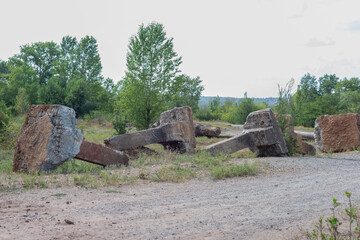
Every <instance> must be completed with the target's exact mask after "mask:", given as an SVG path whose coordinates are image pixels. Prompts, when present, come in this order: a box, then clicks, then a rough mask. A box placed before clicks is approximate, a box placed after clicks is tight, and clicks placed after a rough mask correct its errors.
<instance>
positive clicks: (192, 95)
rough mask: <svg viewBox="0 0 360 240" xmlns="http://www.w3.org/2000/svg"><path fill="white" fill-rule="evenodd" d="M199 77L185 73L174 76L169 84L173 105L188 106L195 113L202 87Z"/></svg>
mask: <svg viewBox="0 0 360 240" xmlns="http://www.w3.org/2000/svg"><path fill="white" fill-rule="evenodd" d="M201 82H202V81H201V80H200V77H196V78H191V77H189V76H187V75H185V74H182V75H180V76H177V77H175V78H174V82H173V84H172V86H171V91H172V100H171V102H172V103H171V105H172V106H173V107H182V106H190V107H191V109H192V110H193V112H194V113H195V112H196V111H197V110H198V108H199V106H198V102H199V99H200V96H201V92H202V91H204V87H203V86H201V85H200V84H201Z"/></svg>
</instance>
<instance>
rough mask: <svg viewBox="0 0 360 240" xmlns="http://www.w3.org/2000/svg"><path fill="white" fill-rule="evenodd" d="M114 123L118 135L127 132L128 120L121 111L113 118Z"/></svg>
mask: <svg viewBox="0 0 360 240" xmlns="http://www.w3.org/2000/svg"><path fill="white" fill-rule="evenodd" d="M112 124H113V127H114V129H115V131H116V134H117V135H121V134H125V133H126V132H127V131H126V124H127V121H126V119H125V117H123V115H122V114H120V113H119V114H116V115H115V119H114V120H113V122H112Z"/></svg>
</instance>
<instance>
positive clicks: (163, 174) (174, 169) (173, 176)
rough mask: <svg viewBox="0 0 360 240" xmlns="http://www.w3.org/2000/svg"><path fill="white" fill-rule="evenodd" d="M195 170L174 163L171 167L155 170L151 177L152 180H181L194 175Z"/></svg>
mask: <svg viewBox="0 0 360 240" xmlns="http://www.w3.org/2000/svg"><path fill="white" fill-rule="evenodd" d="M195 176H196V174H195V172H194V171H193V170H192V169H191V168H189V167H181V166H180V165H175V166H171V167H163V168H161V169H159V170H158V171H156V172H155V176H154V177H153V178H152V181H154V182H183V181H184V180H186V179H189V178H193V177H195Z"/></svg>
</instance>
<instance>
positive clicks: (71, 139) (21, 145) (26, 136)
mask: <svg viewBox="0 0 360 240" xmlns="http://www.w3.org/2000/svg"><path fill="white" fill-rule="evenodd" d="M75 126H76V119H75V111H74V110H73V109H72V108H69V107H66V106H62V105H32V106H30V108H29V111H28V113H27V115H26V118H25V121H24V124H23V126H22V129H21V132H20V135H19V137H18V141H17V144H16V148H15V151H14V158H13V171H14V172H25V173H29V172H44V171H45V172H47V171H52V170H55V169H56V168H57V167H58V166H60V165H61V164H62V163H64V162H66V161H69V160H71V159H72V158H74V157H76V156H78V159H80V160H85V161H87V162H91V163H95V164H99V165H103V166H106V165H112V164H125V165H126V164H127V159H128V158H127V156H126V155H124V154H123V153H119V152H116V151H114V150H112V149H108V148H106V147H104V146H101V145H99V144H95V143H89V142H87V141H85V140H84V137H83V135H82V133H81V130H79V129H75ZM84 146H90V147H88V148H85V149H84ZM94 149H95V150H96V151H97V152H98V153H100V155H98V156H95V157H94V156H92V152H91V151H92V150H94ZM84 151H87V152H84ZM110 157H111V158H110ZM108 158H110V160H109V159H108ZM114 158H118V160H115V159H114Z"/></svg>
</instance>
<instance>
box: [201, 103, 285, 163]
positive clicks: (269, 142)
mask: <svg viewBox="0 0 360 240" xmlns="http://www.w3.org/2000/svg"><path fill="white" fill-rule="evenodd" d="M247 147H249V148H250V150H252V151H254V152H255V153H256V154H257V155H258V156H280V155H283V154H285V153H287V152H288V150H287V148H286V144H285V141H284V138H283V136H282V133H281V130H280V128H279V126H278V123H277V120H276V118H275V115H274V113H273V111H272V110H271V109H270V108H267V109H263V110H259V111H256V112H252V113H250V114H249V115H248V117H247V119H246V123H245V125H244V131H243V133H242V134H240V135H238V136H234V137H232V138H229V139H226V140H224V141H221V142H218V143H215V144H212V145H210V146H207V147H206V148H205V149H204V150H206V151H209V152H211V153H212V154H215V153H217V152H222V153H225V154H230V153H233V152H237V151H239V150H241V149H244V148H247Z"/></svg>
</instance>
